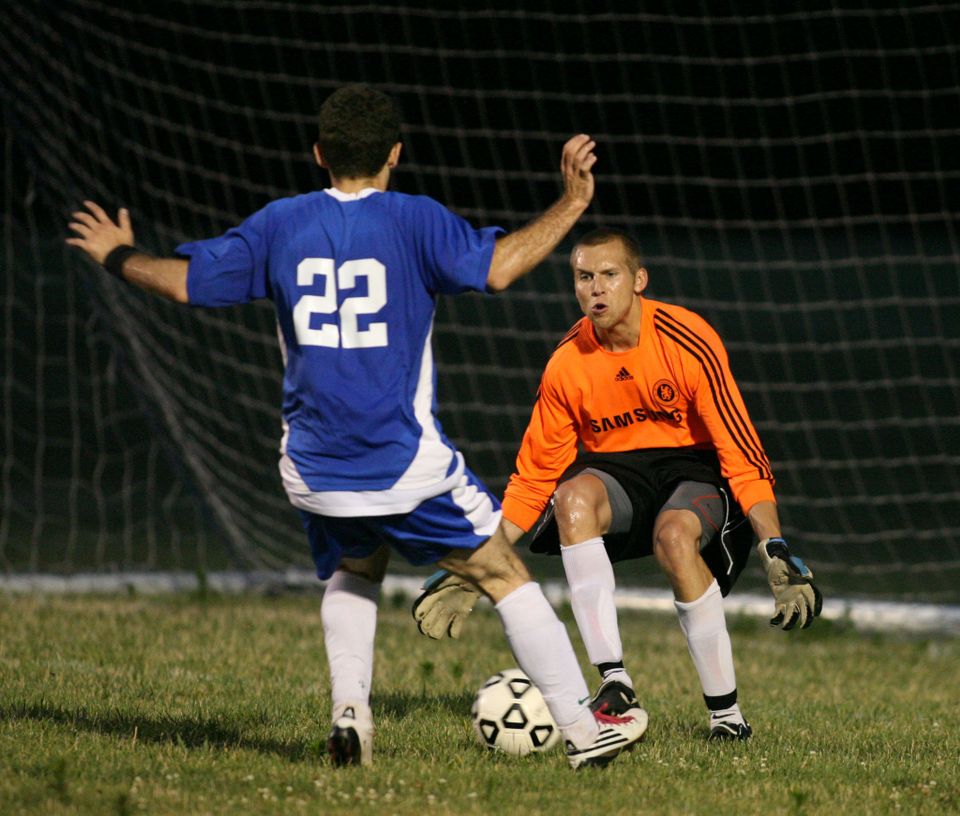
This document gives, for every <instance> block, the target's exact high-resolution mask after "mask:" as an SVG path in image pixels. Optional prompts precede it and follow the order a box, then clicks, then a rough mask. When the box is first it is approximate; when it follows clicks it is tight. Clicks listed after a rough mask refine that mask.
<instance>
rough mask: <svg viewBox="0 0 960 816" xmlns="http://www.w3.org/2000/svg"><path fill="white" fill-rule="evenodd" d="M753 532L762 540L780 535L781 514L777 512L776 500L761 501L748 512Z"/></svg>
mask: <svg viewBox="0 0 960 816" xmlns="http://www.w3.org/2000/svg"><path fill="white" fill-rule="evenodd" d="M747 518H749V520H750V526H751V527H753V532H754V533H756V536H757V538H758V539H760V540H761V541H762V540H763V539H765V538H778V537H779V536H780V516H779V514H778V513H777V505H776V502H772V501H759V502H757V503H756V504H755V505H753V507H751V508H750V512H749V513H747Z"/></svg>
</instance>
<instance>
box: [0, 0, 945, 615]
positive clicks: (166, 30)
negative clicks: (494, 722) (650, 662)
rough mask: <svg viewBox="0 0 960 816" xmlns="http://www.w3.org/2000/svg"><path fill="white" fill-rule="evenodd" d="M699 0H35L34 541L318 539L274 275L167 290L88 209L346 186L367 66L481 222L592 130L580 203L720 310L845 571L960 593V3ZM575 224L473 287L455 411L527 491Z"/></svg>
mask: <svg viewBox="0 0 960 816" xmlns="http://www.w3.org/2000/svg"><path fill="white" fill-rule="evenodd" d="M674 5H675V4H671V3H666V2H662V3H661V2H655V3H644V4H636V3H626V2H622V3H621V2H610V3H601V4H597V3H586V2H582V0H581V2H580V3H579V5H578V4H574V3H569V4H554V9H555V10H554V11H550V12H547V11H523V10H521V9H520V8H519V7H518V4H515V3H507V2H503V0H491V2H487V3H485V4H484V7H483V8H482V9H479V8H478V9H477V10H471V11H450V10H446V11H444V10H439V9H436V8H430V7H429V6H424V5H422V4H413V3H411V4H408V5H406V6H402V5H397V4H379V5H375V4H343V5H334V4H299V3H292V2H282V1H280V0H210V2H186V0H183V2H168V3H162V4H157V3H148V2H145V1H144V0H132V1H131V2H129V3H125V4H123V7H122V8H121V7H120V6H119V5H118V4H112V3H106V2H98V0H65V1H64V2H62V3H57V4H41V3H36V2H28V3H23V4H5V5H4V8H3V11H2V12H0V23H2V25H0V75H2V80H0V93H2V101H3V132H2V136H3V140H2V141H3V173H2V175H3V183H2V190H3V196H4V202H3V204H4V206H3V210H2V219H3V220H2V227H3V259H4V260H3V268H2V275H3V281H4V286H3V291H2V301H0V302H2V319H0V320H2V333H3V362H2V383H0V405H2V437H0V438H2V446H3V459H2V471H0V490H2V499H0V514H2V515H0V569H3V570H5V571H7V572H23V571H53V572H77V571H91V570H93V571H114V570H129V569H166V568H177V569H200V570H210V569H216V568H221V567H232V568H236V569H241V570H256V569H265V568H266V569H282V568H284V567H288V566H296V567H308V566H309V558H308V551H307V547H306V544H305V541H304V538H303V535H302V533H301V530H300V526H299V519H298V517H297V514H296V513H295V512H294V511H293V510H292V509H291V508H290V507H289V505H288V504H287V502H286V499H285V497H284V496H283V494H282V490H281V487H280V480H279V476H278V474H277V470H276V458H277V446H278V439H279V435H280V422H279V402H280V379H281V361H280V353H279V350H278V347H277V342H276V333H275V327H274V319H273V314H272V311H271V308H270V306H269V304H259V305H255V306H248V307H243V308H236V309H228V310H220V311H217V310H202V309H191V308H186V307H177V306H174V305H171V304H167V303H164V302H161V301H159V300H157V299H154V298H151V297H149V296H147V295H145V294H144V293H142V292H140V291H139V290H135V289H133V288H132V287H128V286H126V285H124V284H122V283H120V282H118V281H115V280H113V279H111V278H109V277H108V276H106V275H104V274H102V273H101V272H100V271H99V270H97V269H94V268H92V266H91V265H90V264H88V263H87V262H86V261H85V260H84V259H82V258H81V257H80V256H79V255H78V254H77V253H74V252H71V251H68V248H67V247H65V246H64V244H63V239H64V237H65V234H66V227H65V225H66V222H67V220H68V217H69V213H70V212H71V211H73V210H75V209H77V208H78V207H79V205H80V202H82V201H83V199H85V198H90V199H93V200H96V201H98V202H100V203H101V204H103V205H105V206H106V207H107V208H108V209H109V210H111V211H116V209H117V208H118V207H120V206H127V207H129V208H130V210H131V212H132V216H133V220H134V227H135V229H136V234H137V241H138V244H139V245H141V246H142V247H144V248H145V249H148V250H150V251H153V252H156V253H158V254H167V253H169V252H170V251H171V250H172V248H173V247H174V246H175V245H176V244H177V243H178V242H180V241H182V240H186V239H195V238H200V237H207V236H212V235H216V234H219V233H221V232H222V231H224V230H225V229H227V228H229V227H230V226H232V225H234V224H236V223H238V222H239V221H240V220H242V219H243V218H244V217H246V216H247V215H249V214H250V213H251V212H253V211H254V210H256V209H258V208H259V207H261V206H263V205H264V204H265V203H266V202H267V201H269V200H271V199H273V198H276V197H281V196H286V195H291V194H295V193H300V192H306V191H308V190H312V189H316V188H317V187H319V186H322V185H324V184H325V182H326V179H325V178H324V176H323V174H322V173H321V172H320V171H319V170H318V169H317V168H316V167H314V166H313V165H312V163H311V158H310V148H311V144H312V142H313V140H314V138H315V137H314V131H315V117H316V112H317V110H318V108H319V106H320V104H321V103H322V101H323V99H324V98H325V97H326V96H327V95H328V94H329V93H330V92H331V91H332V90H333V89H334V88H336V87H338V86H339V85H340V84H342V83H344V82H350V81H362V82H369V83H373V84H375V85H377V86H378V87H380V88H381V89H383V90H385V91H387V92H388V93H390V94H391V95H393V96H394V97H395V98H396V99H397V100H398V102H399V105H400V107H401V109H402V112H403V116H404V120H405V126H404V130H403V139H404V144H405V148H404V156H403V161H402V163H401V165H400V167H399V168H398V171H397V173H396V178H395V182H396V187H397V189H399V190H401V191H404V192H411V193H425V194H429V195H432V196H434V197H436V198H438V199H439V200H440V201H442V202H444V203H445V204H447V205H448V206H449V207H451V208H452V209H453V210H455V211H456V212H458V213H460V214H461V215H463V216H464V217H466V218H467V219H469V220H470V221H471V222H472V223H474V224H475V225H476V226H485V225H491V224H500V225H502V226H505V227H507V228H513V227H516V226H519V225H521V224H522V223H524V222H525V221H527V220H528V219H529V218H531V217H532V216H534V215H535V214H536V213H538V212H539V211H541V210H542V209H543V208H545V207H546V206H548V205H549V204H550V203H551V201H553V200H554V199H555V198H556V196H557V195H558V193H559V175H558V172H557V165H558V159H559V152H560V147H561V145H562V144H563V142H564V141H565V139H566V138H568V137H569V135H571V134H573V133H577V132H587V133H590V134H592V135H593V136H594V137H595V138H596V139H597V142H598V154H599V157H600V158H599V163H598V165H597V168H596V173H597V195H596V200H595V202H594V204H593V206H592V207H591V209H590V210H589V212H588V213H587V215H586V216H585V217H584V218H583V220H582V222H581V224H580V225H579V226H578V229H577V230H576V232H581V231H583V230H584V229H587V228H590V227H594V226H598V225H601V224H602V225H612V226H617V227H625V228H627V229H629V230H631V231H632V232H634V233H635V234H636V235H637V237H638V238H639V240H640V243H641V245H642V246H643V247H644V251H645V257H646V265H647V267H648V270H649V272H650V280H651V283H650V287H649V294H650V295H651V296H653V297H657V298H660V299H663V300H667V301H671V302H676V303H680V304H682V305H685V306H688V307H690V308H692V309H694V310H696V311H698V312H700V313H701V314H702V315H704V317H706V318H707V319H708V320H709V321H710V322H711V323H712V324H713V325H714V326H715V327H716V328H717V329H718V330H719V332H720V334H721V336H722V337H723V338H724V339H725V341H726V343H727V346H728V349H729V351H730V355H731V361H732V367H733V371H734V374H735V375H736V376H737V378H738V381H739V383H740V385H741V388H742V390H743V392H744V394H745V398H746V400H747V404H748V406H749V408H750V411H751V414H752V416H753V419H754V420H755V423H756V425H757V427H758V430H759V432H760V435H761V437H762V439H763V440H764V442H765V445H766V448H767V451H768V453H769V455H770V458H771V460H772V462H773V464H774V471H775V473H776V474H777V477H778V485H777V491H778V498H779V502H780V507H781V514H782V517H783V520H784V523H785V532H786V534H787V536H788V538H789V539H790V540H792V541H793V542H794V543H795V549H796V550H797V551H798V552H800V553H801V554H802V555H803V556H804V557H805V559H806V560H808V561H809V562H810V563H811V564H812V565H813V566H814V569H815V571H816V572H817V575H818V579H819V580H820V582H821V583H822V584H823V588H824V590H825V592H828V593H834V594H845V595H852V596H857V595H869V596H873V597H882V598H897V599H904V600H924V601H931V602H951V603H957V602H958V601H960V589H958V587H960V510H958V508H960V381H958V373H960V372H958V368H960V353H958V352H960V331H958V327H960V308H958V306H960V230H958V219H957V213H958V212H960V150H958V149H957V144H958V143H960V142H958V139H960V101H958V93H957V88H958V86H960V44H958V43H957V40H956V37H954V36H952V35H951V32H955V31H957V30H960V10H958V8H957V6H956V5H955V4H942V5H941V4H937V3H935V2H932V3H926V4H912V3H900V4H891V3H880V4H869V5H870V6H871V7H870V8H866V7H865V4H863V3H862V2H859V1H857V2H854V0H833V2H813V3H805V4H804V8H803V9H802V10H801V9H794V8H793V7H791V6H789V4H787V5H784V4H778V3H773V2H770V3H761V4H753V5H752V6H751V9H754V10H755V13H753V14H752V15H750V16H728V15H725V14H720V13H716V14H712V13H711V10H710V4H701V9H702V13H700V14H693V13H690V14H688V13H686V12H683V13H678V12H676V11H674V10H673V6H674ZM560 9H564V10H560ZM757 9H766V10H765V11H757ZM569 245H570V244H569V240H568V242H566V243H564V244H563V245H562V246H561V247H560V248H559V250H558V252H556V253H555V254H554V256H552V257H551V258H550V259H549V261H548V262H547V263H545V264H544V265H543V266H542V267H541V268H540V269H538V270H536V271H535V272H534V273H533V274H532V275H531V276H530V277H529V278H527V279H525V280H524V281H522V282H520V283H519V284H518V285H517V286H516V287H515V288H514V289H512V290H511V291H509V292H507V293H505V294H504V295H501V296H497V297H484V296H479V295H477V296H465V297H461V298H456V299H443V300H442V301H441V303H440V307H439V313H438V319H437V324H436V328H435V332H434V343H435V350H436V359H437V361H438V395H439V399H440V401H441V402H440V411H441V420H442V422H443V425H444V429H445V431H446V432H447V434H448V435H449V436H450V437H451V438H452V439H453V440H455V442H456V443H457V444H458V445H459V446H460V448H461V449H462V450H463V451H464V453H465V455H466V458H467V461H468V462H469V463H470V464H471V467H472V468H473V469H474V470H475V471H476V472H477V473H478V474H479V475H480V476H481V477H482V478H483V479H485V480H486V481H487V482H488V483H489V484H490V486H491V487H492V488H494V489H495V490H501V489H502V488H503V486H504V485H505V483H506V479H507V478H508V476H509V474H510V472H511V470H512V466H513V459H514V456H515V453H516V450H517V447H518V445H519V441H520V438H521V436H522V433H523V430H524V428H525V425H526V421H527V418H528V416H529V411H530V408H531V404H532V401H533V397H534V394H535V391H536V387H537V383H538V380H539V376H540V372H541V370H542V367H543V365H544V363H545V362H546V360H547V358H548V356H549V354H550V351H551V349H552V347H553V345H554V344H555V343H556V342H557V340H558V339H559V338H560V337H561V336H562V335H563V333H564V331H565V330H566V328H567V327H568V326H569V325H570V324H571V323H572V322H573V321H574V320H576V319H577V317H578V316H579V315H578V311H577V307H576V302H575V300H574V298H573V295H572V291H571V281H570V275H569V272H568V269H567V265H566V264H567V262H566V257H565V254H566V252H567V250H568V249H569ZM542 569H544V570H549V569H550V567H549V566H543V567H542ZM540 570H541V564H540V563H539V562H538V563H536V564H535V565H534V571H535V572H538V574H539V571H540ZM748 578H749V580H754V581H756V580H757V574H756V573H754V574H753V575H751V576H749V577H748ZM632 579H633V580H636V581H637V582H640V583H643V582H655V581H659V582H660V583H662V578H659V577H658V576H656V575H655V573H654V572H653V571H652V568H651V565H649V564H643V563H641V564H629V565H625V568H624V572H622V573H621V580H623V581H627V582H628V581H630V580H632Z"/></svg>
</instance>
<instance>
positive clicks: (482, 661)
mask: <svg viewBox="0 0 960 816" xmlns="http://www.w3.org/2000/svg"><path fill="white" fill-rule="evenodd" d="M407 603H408V602H407V601H406V600H401V599H387V600H386V601H385V602H384V604H383V611H382V613H381V623H380V630H379V634H378V643H377V664H376V669H375V676H374V687H375V689H374V699H373V708H374V715H375V717H376V721H377V727H378V732H377V737H376V742H375V746H376V749H375V753H376V759H375V765H374V766H373V767H372V768H369V769H367V768H349V769H333V768H331V767H329V766H327V765H326V763H325V761H324V757H323V752H322V744H323V739H324V737H325V734H326V730H327V728H328V725H329V723H328V710H329V703H328V690H329V686H328V679H327V669H326V662H325V658H324V652H323V639H322V629H321V625H320V619H319V611H318V609H319V603H318V598H317V596H315V595H298V596H286V597H278V598H252V597H244V598H222V597H217V596H212V597H207V598H205V599H200V598H196V597H188V596H179V597H166V598H153V597H151V598H138V597H116V598H88V597H83V598H62V597H32V598H16V597H6V596H0V813H4V814H7V813H36V814H61V813H63V814H69V813H98V814H99V813H115V814H126V813H150V814H183V813H190V814H194V813H230V814H247V813H252V814H259V813H263V814H267V813H270V814H273V813H294V814H295V813H352V814H377V816H385V815H386V814H392V813H397V814H421V813H424V812H431V813H464V814H500V813H508V812H509V813H523V814H524V816H527V814H539V813H544V814H545V813H554V814H557V813H571V814H574V813H583V812H589V813H601V814H615V813H704V814H707V813H710V814H726V813H730V814H733V813H736V814H752V813H756V814H765V815H766V814H806V813H809V814H814V813H823V812H824V811H826V810H828V809H829V810H831V811H833V812H834V813H836V814H844V816H846V815H847V814H883V813H904V814H907V813H909V814H941V813H951V812H957V811H958V810H960V769H958V761H960V738H958V732H960V707H958V702H960V694H958V686H960V681H958V677H960V640H957V639H953V640H943V639H941V638H939V637H937V638H933V639H929V640H909V639H902V638H896V637H890V638H882V637H877V636H867V635H862V634H858V633H855V632H852V631H848V630H845V629H844V628H842V627H839V626H837V625H830V624H829V623H827V622H818V623H817V625H816V626H815V627H814V628H813V629H811V630H809V631H806V632H802V633H797V632H795V633H789V634H785V633H782V632H779V631H776V630H772V629H769V628H768V627H767V626H766V624H764V623H762V622H757V621H753V620H747V619H737V620H734V621H731V627H730V628H731V637H732V638H733V642H734V649H735V653H736V658H737V667H738V680H739V685H740V699H741V703H742V706H743V708H744V711H745V712H746V714H747V715H748V718H749V719H750V720H751V722H752V724H753V726H754V730H755V737H754V739H753V740H752V741H751V742H750V743H749V744H745V745H715V744H708V743H706V741H705V735H706V717H705V711H704V709H703V704H702V701H701V699H700V694H699V687H698V684H697V681H696V677H695V674H694V671H693V667H692V665H691V663H690V661H689V658H688V657H687V654H686V647H685V645H684V643H683V640H682V638H681V636H680V632H679V627H678V626H677V623H676V621H675V620H674V619H672V618H671V617H668V616H659V615H654V614H644V615H641V614H623V615H622V616H621V621H622V629H623V634H624V644H625V648H626V651H627V661H628V667H629V668H631V669H632V671H633V675H634V678H635V680H636V682H637V684H638V687H639V690H640V695H641V699H642V701H643V703H644V705H645V706H646V708H647V709H648V710H649V712H650V715H651V724H650V730H649V732H648V735H647V737H646V739H645V741H644V743H643V744H642V745H641V746H640V747H638V748H637V750H635V751H634V752H632V753H630V754H627V755H624V756H622V757H620V758H619V759H618V760H617V761H616V762H615V763H613V764H612V765H611V766H609V767H608V768H606V769H604V770H599V771H598V770H592V769H591V770H588V771H585V772H581V773H577V774H575V773H573V772H572V771H570V770H569V769H568V768H567V767H566V762H565V760H564V758H563V756H562V753H561V752H560V751H559V750H558V751H555V752H553V753H551V754H548V755H541V756H534V757H529V758H525V759H515V758H510V757H504V756H498V755H493V754H489V753H487V752H486V751H484V750H483V749H482V748H481V747H480V746H479V745H478V744H477V743H476V742H475V741H474V738H473V735H472V732H471V728H470V722H469V708H470V702H471V699H472V697H473V691H474V690H475V689H476V688H477V687H478V686H479V685H480V683H481V682H482V681H483V680H484V679H486V677H487V676H489V675H490V674H491V673H493V672H494V671H496V670H498V669H501V668H506V667H508V666H512V665H514V661H513V659H512V657H511V656H510V653H509V651H508V649H507V648H506V645H505V640H504V638H503V636H502V634H501V631H500V628H499V624H498V622H497V619H496V617H495V615H494V614H493V613H492V612H491V611H490V609H489V607H487V606H484V608H482V609H480V610H479V611H478V612H477V613H476V614H475V615H474V616H473V618H472V619H471V621H470V623H469V625H468V632H467V635H466V639H465V640H462V641H458V642H452V641H451V642H445V643H437V642H433V641H428V640H427V639H425V638H423V637H421V636H420V635H419V634H418V633H417V631H416V629H415V627H414V626H413V623H412V621H411V619H410V618H409V615H408V612H407ZM564 616H565V619H566V620H567V621H568V628H570V630H571V632H573V631H574V627H573V625H572V623H570V616H569V612H568V610H564ZM578 648H579V647H578ZM581 654H582V650H581ZM585 668H587V669H589V667H588V666H586V664H585ZM587 676H588V682H590V683H591V684H593V683H594V682H595V679H594V675H593V673H592V669H590V673H589V674H588V675H587Z"/></svg>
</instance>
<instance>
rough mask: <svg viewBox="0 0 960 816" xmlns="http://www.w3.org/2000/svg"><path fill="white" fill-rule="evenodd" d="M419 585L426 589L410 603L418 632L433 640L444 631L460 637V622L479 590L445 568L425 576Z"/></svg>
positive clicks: (478, 594)
mask: <svg viewBox="0 0 960 816" xmlns="http://www.w3.org/2000/svg"><path fill="white" fill-rule="evenodd" d="M422 589H424V590H426V591H425V592H424V593H423V594H422V595H421V596H420V597H419V598H417V600H416V601H414V604H413V619H414V620H415V621H416V622H417V627H418V628H419V629H420V632H421V633H422V634H424V635H426V636H427V637H432V638H433V639H434V640H440V639H441V638H442V637H444V636H446V635H449V636H450V637H452V638H458V637H460V630H461V629H462V628H463V622H464V621H465V620H466V619H467V616H468V615H469V614H470V613H471V612H472V611H473V606H474V604H475V603H476V602H477V600H478V599H479V597H480V592H479V590H477V588H476V587H474V585H473V584H471V583H469V582H467V581H465V580H464V579H463V578H458V577H457V576H456V575H452V574H451V573H449V572H447V571H446V570H440V571H438V572H435V573H434V574H433V575H431V576H430V577H429V578H427V580H426V581H424V583H423V587H422Z"/></svg>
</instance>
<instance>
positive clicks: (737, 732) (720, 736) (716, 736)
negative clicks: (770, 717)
mask: <svg viewBox="0 0 960 816" xmlns="http://www.w3.org/2000/svg"><path fill="white" fill-rule="evenodd" d="M751 736H753V729H752V728H751V727H750V724H749V723H748V722H745V721H744V720H734V719H722V718H718V719H714V718H713V717H711V718H710V736H709V737H707V739H708V740H709V741H710V742H731V741H739V742H746V741H747V740H748V739H750V737H751Z"/></svg>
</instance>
